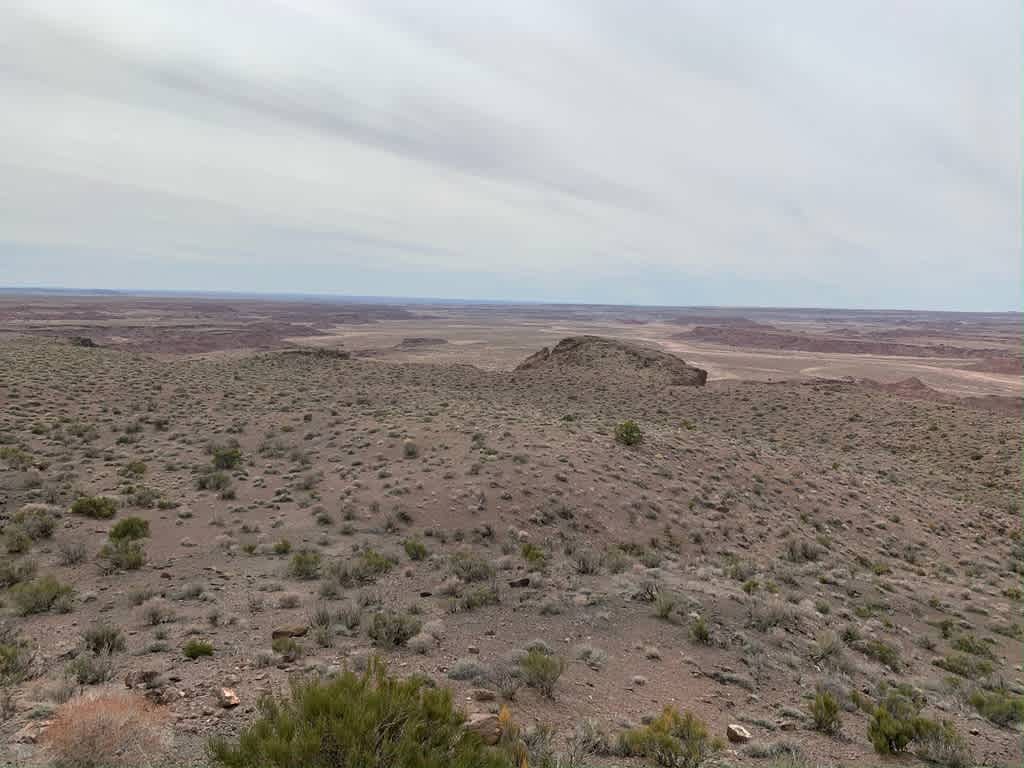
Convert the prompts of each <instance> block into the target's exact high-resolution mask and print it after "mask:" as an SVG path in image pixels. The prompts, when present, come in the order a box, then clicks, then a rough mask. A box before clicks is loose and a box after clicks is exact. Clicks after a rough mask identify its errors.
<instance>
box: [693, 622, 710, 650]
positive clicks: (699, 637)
mask: <svg viewBox="0 0 1024 768" xmlns="http://www.w3.org/2000/svg"><path fill="white" fill-rule="evenodd" d="M690 638H691V639H692V640H693V642H695V643H697V644H698V645H711V628H710V627H709V626H708V621H707V619H705V618H704V617H703V616H698V617H697V618H696V619H694V620H693V622H692V623H691V624H690Z"/></svg>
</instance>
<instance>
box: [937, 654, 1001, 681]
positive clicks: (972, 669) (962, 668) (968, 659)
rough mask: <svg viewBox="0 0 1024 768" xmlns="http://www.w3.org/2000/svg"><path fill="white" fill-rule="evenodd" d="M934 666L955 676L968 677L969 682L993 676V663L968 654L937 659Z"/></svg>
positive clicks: (948, 655) (949, 655) (950, 655)
mask: <svg viewBox="0 0 1024 768" xmlns="http://www.w3.org/2000/svg"><path fill="white" fill-rule="evenodd" d="M932 664H934V665H935V666H936V667H938V668H939V669H944V670H946V671H947V672H952V673H953V674H954V675H960V677H966V678H968V679H969V680H976V679H978V678H979V677H986V676H987V675H990V674H992V663H991V662H990V661H988V660H987V659H982V658H979V657H977V656H970V655H968V654H966V653H950V654H947V655H946V656H945V657H944V658H941V659H935V660H934V661H933V662H932Z"/></svg>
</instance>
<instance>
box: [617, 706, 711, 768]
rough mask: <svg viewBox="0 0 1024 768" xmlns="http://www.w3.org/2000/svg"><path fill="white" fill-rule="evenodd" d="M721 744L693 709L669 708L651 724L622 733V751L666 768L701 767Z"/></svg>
mask: <svg viewBox="0 0 1024 768" xmlns="http://www.w3.org/2000/svg"><path fill="white" fill-rule="evenodd" d="M718 749H720V745H719V744H717V743H716V742H715V741H714V740H712V739H711V737H710V735H709V734H708V729H707V726H706V725H705V724H704V723H703V722H702V721H701V720H700V719H699V718H697V717H696V716H694V715H693V714H692V713H690V712H683V713H680V712H679V710H677V709H675V708H674V707H665V709H664V710H662V712H661V714H660V715H658V716H657V717H656V718H654V719H653V720H651V722H650V723H649V724H647V725H644V726H641V727H639V728H633V729H631V730H628V731H625V732H624V733H622V734H620V736H619V741H618V750H617V751H618V753H619V754H620V755H623V756H625V757H630V756H637V757H645V758H648V759H650V760H653V761H654V762H655V763H657V764H658V765H660V766H664V767H665V768H698V767H699V766H700V765H702V764H703V763H704V762H705V761H706V760H707V759H708V758H709V757H711V755H712V754H714V753H715V752H716V751H717V750H718Z"/></svg>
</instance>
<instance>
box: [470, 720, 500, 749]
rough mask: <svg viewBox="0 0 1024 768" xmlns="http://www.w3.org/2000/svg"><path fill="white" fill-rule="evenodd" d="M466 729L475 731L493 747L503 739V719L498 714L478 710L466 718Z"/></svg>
mask: <svg viewBox="0 0 1024 768" xmlns="http://www.w3.org/2000/svg"><path fill="white" fill-rule="evenodd" d="M466 730H467V731H469V732H470V733H475V734H476V735H477V736H479V737H480V739H481V740H482V741H483V743H484V744H486V745H488V746H490V747H493V746H494V745H495V744H497V743H498V741H499V740H500V739H501V721H500V720H499V719H498V716H497V715H492V714H489V713H487V712H477V713H476V714H473V715H470V716H469V719H468V720H466Z"/></svg>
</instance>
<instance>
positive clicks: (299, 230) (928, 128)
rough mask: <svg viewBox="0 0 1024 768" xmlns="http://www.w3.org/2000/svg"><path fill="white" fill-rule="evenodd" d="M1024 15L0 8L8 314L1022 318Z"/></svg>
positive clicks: (622, 7) (431, 5)
mask: <svg viewBox="0 0 1024 768" xmlns="http://www.w3.org/2000/svg"><path fill="white" fill-rule="evenodd" d="M1020 5H1021V4H1020V2H1019V0H1005V1H1004V0H916V1H913V2H912V1H910V0H771V2H769V1H768V0H746V1H744V0H704V1H698V0H688V1H686V2H658V1H657V0H645V1H644V2H635V1H634V0H618V1H617V2H612V1H611V0H608V1H604V0H580V1H579V2H567V1H565V0H559V1H558V2H554V1H553V0H535V1H532V0H526V1H524V0H516V2H507V0H494V2H463V1H462V0H449V1H448V2H440V0H434V1H433V2H427V1H426V0H420V2H408V3H391V2H381V1H380V0H367V2H365V3H358V2H353V3H348V2H338V1H332V2H328V1H327V0H279V1H277V2H272V1H270V0H234V2H230V1H228V0H222V1H221V2H214V1H209V0H205V1H204V2H186V1H185V0H173V1H172V2H158V1H157V0H147V2H145V3H141V2H136V1H135V0H123V2H106V1H102V0H93V1H92V2H83V1H82V0H78V1H77V2H50V1H49V0H24V1H23V2H20V1H18V0H6V1H5V2H3V3H2V4H0V104H2V109H3V112H2V116H0V285H37V286H38V285H45V286H66V287H113V288H146V289H200V290H238V291H296V292H334V293H343V294H359V295H388V296H401V295H408V296H434V297H444V298H458V297H461V298H490V299H535V300H569V301H591V302H614V303H648V304H677V305H692V304H732V305H796V306H853V307H857V306H864V307H907V308H937V309H972V310H978V309H1016V308H1019V305H1020V297H1021V279H1022V275H1021V254H1020V237H1021V221H1020V216H1021V184H1020V175H1021V156H1020V135H1021V113H1020V93H1021V82H1020V77H1021V74H1020V73H1021V50H1020V41H1021V10H1020Z"/></svg>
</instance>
